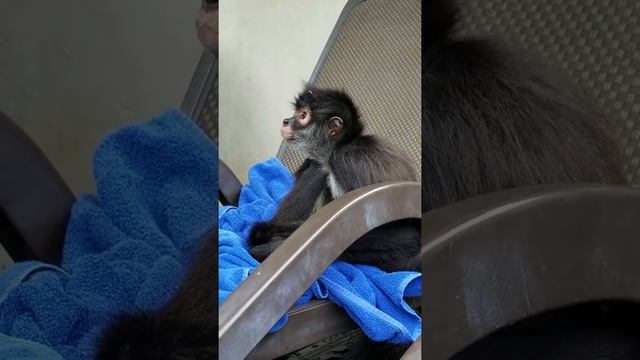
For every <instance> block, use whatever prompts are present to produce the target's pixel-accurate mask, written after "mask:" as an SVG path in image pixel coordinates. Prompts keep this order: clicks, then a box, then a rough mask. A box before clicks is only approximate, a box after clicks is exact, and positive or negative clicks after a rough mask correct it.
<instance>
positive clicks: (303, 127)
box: [281, 85, 363, 147]
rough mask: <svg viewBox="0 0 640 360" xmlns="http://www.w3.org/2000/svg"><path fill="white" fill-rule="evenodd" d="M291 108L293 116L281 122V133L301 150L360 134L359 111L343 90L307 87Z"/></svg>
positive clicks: (342, 140) (350, 138)
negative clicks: (292, 108) (300, 147)
mask: <svg viewBox="0 0 640 360" xmlns="http://www.w3.org/2000/svg"><path fill="white" fill-rule="evenodd" d="M293 106H294V109H295V114H294V116H292V117H290V118H288V119H284V121H283V123H282V128H281V133H282V137H283V138H285V139H286V140H288V141H291V142H294V143H297V144H298V145H301V146H303V147H319V146H320V147H322V146H326V145H334V144H337V143H340V142H348V141H350V140H352V139H353V138H355V137H356V136H358V135H360V134H361V133H362V131H363V125H362V122H361V121H360V113H359V111H358V108H357V107H356V106H355V104H354V103H353V100H351V98H350V97H349V95H347V94H346V93H345V92H344V91H341V90H333V89H321V88H317V87H314V86H309V85H308V86H306V87H305V89H304V90H303V91H302V92H301V93H300V94H298V96H297V97H296V99H295V101H294V103H293Z"/></svg>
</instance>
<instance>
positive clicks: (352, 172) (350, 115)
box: [249, 86, 420, 271]
mask: <svg viewBox="0 0 640 360" xmlns="http://www.w3.org/2000/svg"><path fill="white" fill-rule="evenodd" d="M294 107H295V110H296V114H295V116H294V117H292V118H290V119H285V121H284V123H283V136H285V139H287V140H288V141H289V143H290V145H291V146H295V147H297V148H298V149H299V150H300V151H301V152H302V153H303V154H304V155H305V157H306V160H305V161H304V163H303V164H302V166H301V167H300V168H299V169H298V170H297V171H296V173H295V178H296V181H295V184H294V186H293V188H292V190H291V191H290V192H289V193H288V194H287V196H286V197H285V199H284V200H283V202H282V203H281V204H280V207H279V208H278V212H277V213H276V215H275V216H274V217H273V218H272V219H271V220H270V221H267V222H262V223H258V224H256V225H255V226H254V227H253V229H252V231H251V234H250V237H249V243H250V246H251V250H250V252H251V254H252V255H253V256H254V257H255V258H256V259H258V260H264V259H265V258H266V257H267V256H268V255H269V254H271V253H272V252H273V251H274V250H275V249H276V248H277V247H278V246H279V245H280V244H281V243H282V242H283V241H284V240H285V239H286V238H288V237H289V235H291V233H293V232H294V231H295V230H296V229H297V228H298V227H299V226H300V225H301V224H302V223H303V222H304V221H305V220H307V219H308V218H309V216H310V215H311V214H312V213H313V211H314V210H315V209H317V207H318V206H322V205H324V204H326V203H327V202H329V201H331V200H334V199H336V198H338V197H340V196H341V195H343V194H345V193H347V192H350V191H353V190H355V189H358V188H361V187H364V186H368V185H373V184H377V183H382V182H389V181H416V180H417V176H416V173H415V170H414V169H413V168H412V166H411V164H410V162H409V160H408V158H407V156H406V155H405V154H404V153H402V152H401V151H400V150H399V149H397V148H396V147H395V146H393V145H391V144H389V143H388V142H386V141H385V140H383V139H381V138H380V137H377V136H374V135H365V134H363V131H364V125H363V123H362V121H361V119H360V113H359V111H358V109H357V107H356V106H355V104H354V103H353V101H352V99H351V97H350V96H349V95H347V94H346V93H345V92H344V91H339V90H333V89H321V88H317V87H313V86H307V87H306V88H305V89H304V90H303V91H302V92H301V93H300V94H299V95H298V97H297V98H296V100H295V102H294ZM419 251H420V223H419V221H418V220H417V219H407V220H400V221H396V222H393V223H390V224H387V225H384V226H381V227H379V228H376V229H374V230H372V231H370V232H369V233H367V234H365V235H364V236H363V237H361V238H360V239H358V240H356V242H355V243H354V244H353V245H352V246H350V247H349V248H348V249H347V250H346V251H345V252H344V253H343V254H342V256H341V257H340V259H341V260H344V261H347V262H350V263H358V264H367V265H373V266H377V267H379V268H381V269H384V270H387V271H397V270H413V269H417V268H418V267H419V261H417V258H416V257H417V255H418V253H419Z"/></svg>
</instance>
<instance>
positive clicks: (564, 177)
mask: <svg viewBox="0 0 640 360" xmlns="http://www.w3.org/2000/svg"><path fill="white" fill-rule="evenodd" d="M424 5H425V6H424V7H423V14H424V17H423V26H424V28H423V33H424V34H425V35H426V34H429V35H427V36H424V37H423V45H422V46H423V60H422V73H423V74H422V111H423V121H422V198H423V200H422V207H423V211H429V210H432V209H435V208H438V207H440V206H443V205H446V204H449V203H452V202H455V201H458V200H462V199H466V198H469V197H472V196H474V195H479V194H483V193H488V192H493V191H498V190H501V189H507V188H514V187H521V186H528V185H537V184H558V183H578V182H580V183H606V184H624V183H625V180H624V175H623V171H622V165H621V162H622V160H621V151H620V148H619V144H618V143H617V142H616V141H615V140H614V138H613V136H612V130H611V128H610V126H609V125H610V123H609V122H608V121H607V120H606V118H605V116H604V115H603V112H602V111H601V110H600V109H598V108H597V107H596V106H595V105H594V104H595V103H596V102H595V101H594V100H593V99H591V98H590V97H589V96H588V95H586V94H585V92H584V91H582V90H581V89H580V88H578V87H576V86H575V85H574V84H572V83H571V82H570V81H569V80H568V79H567V78H566V77H565V76H563V74H560V73H557V72H556V71H554V70H552V69H550V68H548V67H546V66H545V65H544V64H543V63H541V62H539V61H537V60H535V59H533V58H532V57H531V56H530V55H527V54H525V53H523V52H521V51H518V50H517V49H515V48H514V47H512V46H509V45H508V44H506V43H504V42H501V41H498V40H495V39H485V38H474V37H466V38H462V37H456V36H455V26H456V18H457V17H458V12H457V11H458V10H457V8H456V3H455V2H454V1H443V0H431V1H427V2H425V3H424Z"/></svg>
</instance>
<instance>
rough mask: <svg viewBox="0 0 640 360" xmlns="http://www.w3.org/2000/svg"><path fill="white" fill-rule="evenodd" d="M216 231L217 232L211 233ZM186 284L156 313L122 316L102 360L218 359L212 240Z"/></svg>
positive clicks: (107, 337)
mask: <svg viewBox="0 0 640 360" xmlns="http://www.w3.org/2000/svg"><path fill="white" fill-rule="evenodd" d="M213 231H215V230H212V232H213ZM195 254H196V255H195V258H194V262H193V264H192V265H191V266H190V268H189V271H188V272H187V274H186V276H185V278H184V281H183V282H182V284H181V285H180V287H179V288H178V290H177V291H176V293H175V295H174V296H173V297H172V299H171V300H170V302H169V303H168V304H167V305H166V306H164V307H162V308H161V309H159V310H156V311H150V312H141V313H138V314H123V315H121V316H119V317H117V318H116V319H115V320H114V321H113V322H112V323H111V324H110V325H109V327H108V328H107V329H106V331H105V332H104V334H103V337H102V339H101V342H100V345H99V348H98V352H97V359H100V360H137V359H149V360H182V359H185V360H186V359H190V360H199V359H202V360H205V359H216V358H217V356H218V304H217V297H216V293H217V289H216V287H217V285H216V284H217V281H216V279H215V276H216V274H217V264H218V261H217V241H216V238H215V236H214V234H213V233H209V234H207V236H205V238H204V240H203V241H202V244H201V246H200V248H199V249H198V250H197V251H196V252H195Z"/></svg>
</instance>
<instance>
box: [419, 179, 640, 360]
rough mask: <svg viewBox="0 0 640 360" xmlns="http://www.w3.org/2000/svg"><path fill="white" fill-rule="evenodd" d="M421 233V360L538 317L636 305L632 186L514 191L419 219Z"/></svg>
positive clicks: (638, 279)
mask: <svg viewBox="0 0 640 360" xmlns="http://www.w3.org/2000/svg"><path fill="white" fill-rule="evenodd" d="M422 228H423V243H424V244H426V245H425V246H424V247H423V251H422V271H423V273H424V274H426V276H425V278H426V279H428V281H425V282H424V284H423V293H424V294H430V295H426V296H424V297H423V298H422V303H423V314H425V316H426V317H427V318H428V319H429V321H428V322H427V324H428V325H427V330H426V331H425V332H424V334H423V335H424V338H423V339H424V354H425V358H428V359H432V360H440V359H448V358H450V357H451V356H453V355H454V354H455V353H457V352H458V351H460V350H462V349H463V348H464V347H466V346H468V345H470V344H472V343H473V342H475V341H477V340H479V339H480V338H482V337H484V336H486V335H488V334H490V333H491V332H493V331H495V330H497V329H499V328H501V327H504V326H507V325H509V324H512V323H514V322H516V321H518V320H521V319H524V318H527V317H529V316H531V315H534V314H538V313H541V312H544V311H548V310H552V309H558V308H562V307H564V306H570V305H574V304H578V303H585V302H598V301H604V300H611V299H614V300H628V301H636V302H637V301H640V276H638V274H640V190H638V189H633V188H628V187H620V186H599V185H560V186H558V185H554V186H537V187H531V188H522V189H513V190H509V191H504V192H499V193H494V194H488V195H484V196H479V197H476V198H473V199H469V200H466V201H462V202H459V203H456V204H452V205H451V206H447V207H444V208H442V209H438V210H435V211H432V212H429V213H425V214H423V216H422Z"/></svg>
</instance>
